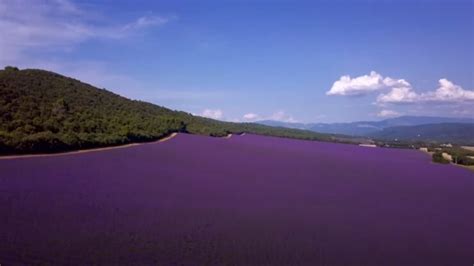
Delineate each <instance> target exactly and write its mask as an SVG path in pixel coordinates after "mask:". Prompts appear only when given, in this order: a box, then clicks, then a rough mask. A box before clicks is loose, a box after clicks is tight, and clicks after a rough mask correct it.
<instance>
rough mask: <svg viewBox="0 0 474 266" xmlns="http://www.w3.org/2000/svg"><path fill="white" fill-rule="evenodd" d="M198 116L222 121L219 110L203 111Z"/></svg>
mask: <svg viewBox="0 0 474 266" xmlns="http://www.w3.org/2000/svg"><path fill="white" fill-rule="evenodd" d="M199 115H200V116H204V117H207V118H212V119H222V118H223V117H224V112H222V110H220V109H204V110H203V111H202V112H201V113H200V114H199Z"/></svg>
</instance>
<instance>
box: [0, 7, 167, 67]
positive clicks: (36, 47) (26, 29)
mask: <svg viewBox="0 0 474 266" xmlns="http://www.w3.org/2000/svg"><path fill="white" fill-rule="evenodd" d="M89 13H90V12H88V10H83V9H82V8H80V7H79V6H78V5H76V4H75V3H74V2H72V1H69V0H44V1H41V0H2V1H0V32H2V38H0V64H1V65H5V64H18V63H23V64H24V63H25V61H27V60H28V58H29V57H30V56H31V53H34V52H38V51H41V52H45V51H46V52H47V51H52V50H55V51H56V50H58V49H63V50H67V49H72V48H74V47H75V46H76V45H78V44H80V43H82V42H85V41H87V40H91V39H118V38H125V37H127V36H130V35H132V34H133V33H135V32H137V31H139V30H143V29H145V28H148V27H157V26H161V25H164V24H166V23H167V22H169V20H170V18H166V17H160V16H142V17H139V18H137V19H136V20H135V21H132V22H124V23H112V22H107V21H97V20H94V19H93V18H91V17H90V16H88V15H87V14H89Z"/></svg>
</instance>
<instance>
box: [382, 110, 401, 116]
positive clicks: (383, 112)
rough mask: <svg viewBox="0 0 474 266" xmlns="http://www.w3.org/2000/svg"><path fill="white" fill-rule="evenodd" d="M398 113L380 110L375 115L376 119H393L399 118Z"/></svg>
mask: <svg viewBox="0 0 474 266" xmlns="http://www.w3.org/2000/svg"><path fill="white" fill-rule="evenodd" d="M399 115H400V113H399V112H396V111H393V110H381V111H380V112H378V113H377V116H378V117H394V116H399Z"/></svg>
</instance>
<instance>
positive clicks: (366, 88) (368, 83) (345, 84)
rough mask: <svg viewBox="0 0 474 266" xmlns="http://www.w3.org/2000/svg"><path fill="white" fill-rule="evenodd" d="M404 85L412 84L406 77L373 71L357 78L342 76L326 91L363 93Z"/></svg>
mask: <svg viewBox="0 0 474 266" xmlns="http://www.w3.org/2000/svg"><path fill="white" fill-rule="evenodd" d="M402 86H410V84H409V83H408V82H407V81H406V80H404V79H393V78H390V77H385V78H384V77H383V76H382V75H380V74H379V73H377V72H375V71H371V72H370V74H369V75H363V76H359V77H355V78H351V76H349V75H345V76H342V77H340V78H339V80H337V81H335V82H334V84H333V85H332V87H331V89H330V90H329V91H327V92H326V95H343V96H344V95H362V94H367V93H370V92H373V91H378V90H381V89H384V88H390V87H402Z"/></svg>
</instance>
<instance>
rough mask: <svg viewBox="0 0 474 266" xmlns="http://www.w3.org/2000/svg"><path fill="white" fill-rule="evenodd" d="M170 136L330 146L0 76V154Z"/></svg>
mask: <svg viewBox="0 0 474 266" xmlns="http://www.w3.org/2000/svg"><path fill="white" fill-rule="evenodd" d="M172 132H185V133H191V134H200V135H208V136H216V137H219V136H225V135H227V134H230V133H234V134H238V133H243V132H247V133H253V134H261V135H270V136H277V137H290V138H298V139H308V140H324V141H335V140H336V138H335V137H333V136H331V135H328V134H320V133H315V132H311V131H304V130H297V129H288V128H276V127H270V126H264V125H258V124H253V123H231V122H223V121H217V120H213V119H208V118H204V117H199V116H194V115H191V114H189V113H186V112H181V111H173V110H170V109H167V108H164V107H161V106H158V105H154V104H151V103H147V102H143V101H136V100H130V99H127V98H125V97H122V96H119V95H117V94H114V93H112V92H110V91H107V90H105V89H98V88H96V87H94V86H91V85H89V84H86V83H83V82H81V81H79V80H76V79H72V78H68V77H65V76H62V75H59V74H56V73H53V72H49V71H44V70H35V69H25V70H19V69H18V68H16V67H6V68H5V69H4V70H0V154H21V153H43V152H61V151H68V150H76V149H87V148H95V147H103V146H113V145H121V144H126V143H131V142H145V141H153V140H156V139H159V138H161V137H164V136H166V135H168V134H170V133H172Z"/></svg>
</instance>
